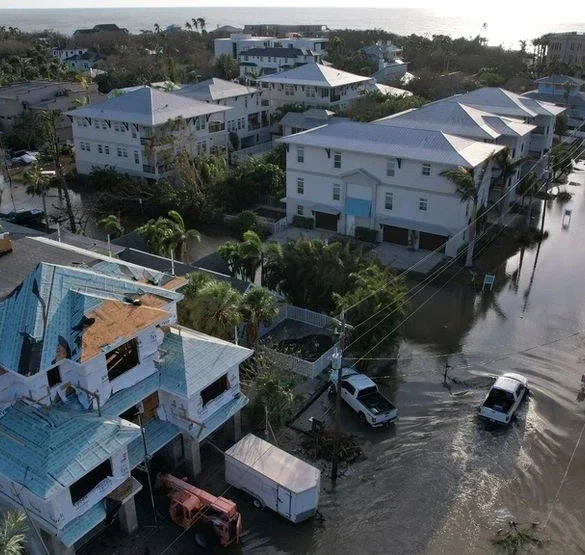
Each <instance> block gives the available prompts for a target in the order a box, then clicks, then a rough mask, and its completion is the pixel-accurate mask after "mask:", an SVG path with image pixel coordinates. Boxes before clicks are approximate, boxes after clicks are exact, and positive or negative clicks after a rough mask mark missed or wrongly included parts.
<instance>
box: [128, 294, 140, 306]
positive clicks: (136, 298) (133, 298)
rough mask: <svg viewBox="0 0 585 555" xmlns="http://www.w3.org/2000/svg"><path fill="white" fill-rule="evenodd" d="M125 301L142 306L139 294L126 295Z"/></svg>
mask: <svg viewBox="0 0 585 555" xmlns="http://www.w3.org/2000/svg"><path fill="white" fill-rule="evenodd" d="M124 301H125V302H127V303H130V304H132V305H134V306H140V305H141V304H142V301H141V300H140V296H139V295H125V296H124Z"/></svg>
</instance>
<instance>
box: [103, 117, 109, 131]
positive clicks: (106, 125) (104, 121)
mask: <svg viewBox="0 0 585 555" xmlns="http://www.w3.org/2000/svg"><path fill="white" fill-rule="evenodd" d="M107 128H108V124H107V123H106V120H105V119H104V120H102V129H107Z"/></svg>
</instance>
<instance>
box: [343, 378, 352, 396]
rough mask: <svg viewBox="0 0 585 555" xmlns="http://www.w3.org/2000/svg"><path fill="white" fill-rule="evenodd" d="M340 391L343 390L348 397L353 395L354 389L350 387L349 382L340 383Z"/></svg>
mask: <svg viewBox="0 0 585 555" xmlns="http://www.w3.org/2000/svg"><path fill="white" fill-rule="evenodd" d="M341 387H342V389H345V390H346V391H347V392H348V393H349V394H350V395H353V394H354V393H355V387H354V386H353V385H351V384H350V383H349V382H345V381H344V382H341Z"/></svg>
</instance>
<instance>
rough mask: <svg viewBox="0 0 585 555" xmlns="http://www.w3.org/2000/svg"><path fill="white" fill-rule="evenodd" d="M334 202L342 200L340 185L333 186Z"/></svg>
mask: <svg viewBox="0 0 585 555" xmlns="http://www.w3.org/2000/svg"><path fill="white" fill-rule="evenodd" d="M333 200H341V185H340V184H339V183H334V184H333Z"/></svg>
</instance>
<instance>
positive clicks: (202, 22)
mask: <svg viewBox="0 0 585 555" xmlns="http://www.w3.org/2000/svg"><path fill="white" fill-rule="evenodd" d="M197 23H199V29H200V30H201V34H202V35H204V34H205V33H207V31H206V30H205V25H206V24H207V22H206V21H205V19H204V18H202V17H198V18H197Z"/></svg>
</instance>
